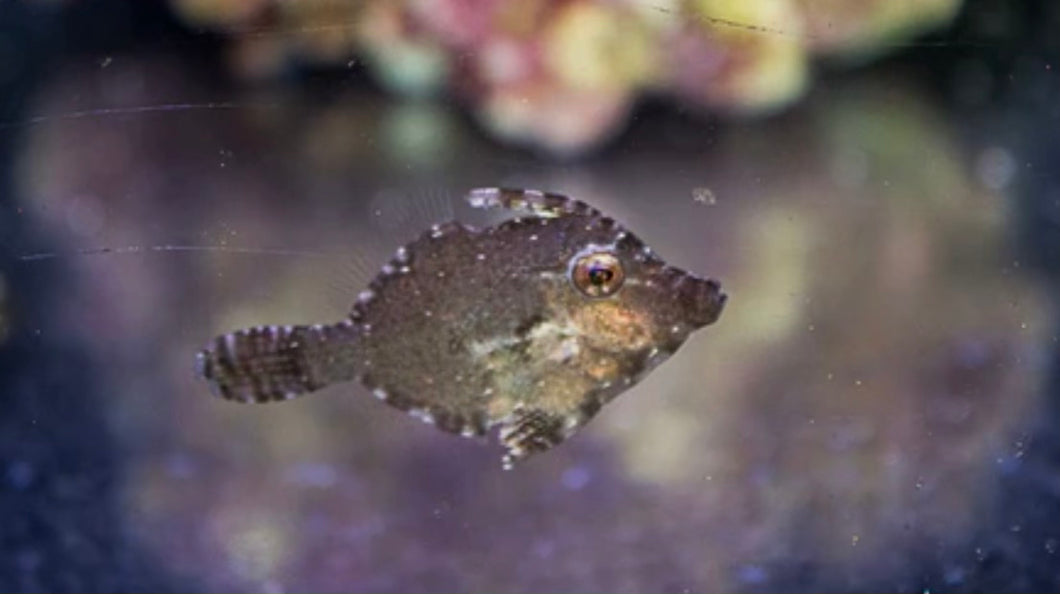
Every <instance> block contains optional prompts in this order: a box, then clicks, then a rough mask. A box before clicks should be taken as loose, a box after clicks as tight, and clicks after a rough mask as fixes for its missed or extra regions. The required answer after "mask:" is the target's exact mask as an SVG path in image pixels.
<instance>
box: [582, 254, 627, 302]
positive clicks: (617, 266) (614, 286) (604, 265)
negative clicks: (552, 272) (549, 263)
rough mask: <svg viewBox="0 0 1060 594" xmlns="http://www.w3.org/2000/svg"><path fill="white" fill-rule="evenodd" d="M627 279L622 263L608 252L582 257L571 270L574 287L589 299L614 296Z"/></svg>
mask: <svg viewBox="0 0 1060 594" xmlns="http://www.w3.org/2000/svg"><path fill="white" fill-rule="evenodd" d="M625 278H626V274H625V271H624V270H622V262H620V261H619V259H618V258H616V257H615V256H614V254H611V253H608V252H594V253H591V254H583V255H580V256H578V259H577V260H576V261H575V262H574V267H573V268H572V269H571V281H572V282H573V283H574V286H575V287H577V289H578V290H579V291H581V292H582V293H584V294H585V295H587V296H589V297H607V296H609V295H614V294H615V292H616V291H618V289H619V288H620V287H622V281H624V280H625Z"/></svg>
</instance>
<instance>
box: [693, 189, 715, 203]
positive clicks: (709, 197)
mask: <svg viewBox="0 0 1060 594" xmlns="http://www.w3.org/2000/svg"><path fill="white" fill-rule="evenodd" d="M692 200H695V201H696V202H699V203H700V204H707V205H710V206H713V205H715V204H717V203H718V199H717V197H716V196H715V195H714V192H712V191H711V190H710V188H707V187H702V186H701V187H698V188H692Z"/></svg>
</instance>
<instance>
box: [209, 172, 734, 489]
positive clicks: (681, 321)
mask: <svg viewBox="0 0 1060 594" xmlns="http://www.w3.org/2000/svg"><path fill="white" fill-rule="evenodd" d="M467 200H468V202H469V203H470V204H471V205H472V206H474V207H477V208H502V209H508V210H509V211H511V212H513V213H514V215H515V218H511V219H508V220H506V221H503V222H501V223H499V224H497V225H495V226H491V227H487V228H483V229H478V228H474V227H470V226H467V225H463V224H461V223H458V222H447V223H442V224H438V225H434V226H433V227H431V229H429V230H428V231H426V232H425V233H423V235H421V236H420V237H419V238H418V239H416V240H415V241H413V242H411V243H409V244H407V245H405V246H403V247H400V248H398V250H397V252H396V253H395V254H394V257H393V258H392V259H391V260H390V262H388V263H387V264H385V265H384V266H383V268H382V270H381V271H380V273H379V274H378V276H376V278H375V279H374V280H373V281H372V282H371V284H370V285H369V286H368V287H367V289H365V290H364V291H362V292H361V293H360V295H358V296H357V299H356V302H355V303H354V305H353V309H352V311H351V312H350V314H349V316H348V317H347V318H346V319H344V320H342V321H340V322H338V323H335V324H327V325H323V324H320V325H313V326H258V327H254V328H249V329H246V330H239V331H236V332H233V333H230V334H224V335H221V336H218V337H217V338H215V339H214V340H213V341H212V342H211V343H210V344H209V346H208V347H207V348H206V349H205V350H203V351H202V352H200V353H199V354H198V368H199V373H200V375H201V376H203V377H204V378H206V379H207V380H208V381H209V382H210V383H211V385H212V387H213V388H214V391H215V393H217V394H218V395H220V396H221V397H223V398H226V399H230V400H235V401H240V402H268V401H274V400H286V399H289V398H293V397H296V396H299V395H302V394H306V393H309V392H312V391H314V390H318V389H320V388H322V387H324V386H327V385H329V384H333V383H336V382H343V381H352V380H359V381H360V382H361V383H363V384H364V385H365V386H367V387H368V388H369V389H370V390H371V391H372V393H373V394H374V395H375V396H376V397H377V398H379V399H381V400H383V401H385V402H387V403H388V404H390V405H392V406H394V407H396V408H399V409H401V410H404V411H407V412H409V413H410V414H412V415H413V416H416V417H418V418H420V419H421V420H423V421H425V422H428V423H431V424H434V425H435V426H437V427H439V428H441V429H444V430H445V431H449V432H452V433H458V434H462V435H465V436H469V437H471V436H481V435H484V434H485V433H486V432H487V431H488V430H489V429H490V428H491V427H493V426H495V425H499V426H500V434H499V435H500V440H501V442H502V443H503V444H504V446H505V447H506V448H507V453H506V454H505V456H504V458H503V464H504V467H505V468H511V466H512V465H513V464H514V463H515V462H516V461H518V460H521V459H523V458H526V457H527V456H529V455H531V454H533V453H535V452H542V451H545V450H547V449H549V448H551V447H553V446H555V445H557V444H559V443H560V442H562V441H563V440H564V439H566V438H568V437H570V436H571V435H572V434H574V433H575V432H576V431H577V430H578V429H579V428H580V427H582V426H583V425H585V423H586V422H588V421H589V419H591V418H592V417H593V416H594V415H595V414H596V412H597V411H598V410H599V409H600V407H601V406H603V405H604V404H606V403H607V402H608V401H610V400H611V399H612V398H614V397H615V396H617V395H618V394H620V393H621V392H623V391H624V390H626V389H627V388H629V387H630V386H631V385H633V384H634V383H636V382H637V381H639V380H640V379H641V378H643V377H644V376H645V374H647V373H648V372H649V371H651V370H652V369H653V368H654V367H655V366H657V365H658V364H659V363H661V362H662V361H664V360H665V359H666V358H667V357H669V356H670V355H671V354H673V353H674V352H675V351H676V350H677V349H678V348H679V347H680V346H681V344H682V343H684V341H685V340H686V339H687V338H688V336H689V334H690V333H691V332H692V331H694V330H696V329H697V328H700V327H702V326H705V325H708V324H711V323H713V322H714V321H715V320H717V319H718V316H719V315H720V314H721V311H722V309H723V307H724V305H725V300H726V296H725V294H724V293H722V291H721V287H720V285H719V283H718V282H717V281H715V280H713V279H705V278H700V277H697V276H695V275H692V274H690V273H688V272H686V271H684V270H680V269H678V268H675V267H673V266H669V265H668V264H666V262H665V261H663V260H662V259H661V258H660V257H659V256H658V255H656V254H655V253H654V252H653V251H652V250H651V248H649V247H648V246H647V245H645V244H644V242H642V241H641V240H640V239H639V238H637V237H636V236H635V235H634V234H633V233H631V232H630V231H628V230H626V229H625V228H624V227H623V226H622V225H620V224H619V223H617V222H615V221H614V220H613V219H612V218H610V217H607V216H605V215H603V214H602V213H601V212H600V211H598V210H596V209H595V208H593V207H591V206H589V205H587V204H586V203H584V202H581V201H578V200H573V199H570V198H567V197H565V196H561V195H558V194H550V193H545V192H539V191H535V190H511V189H497V188H484V189H476V190H472V191H471V192H470V193H469V194H468V196H467Z"/></svg>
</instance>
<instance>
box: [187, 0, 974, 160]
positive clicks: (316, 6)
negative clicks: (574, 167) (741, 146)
mask: <svg viewBox="0 0 1060 594" xmlns="http://www.w3.org/2000/svg"><path fill="white" fill-rule="evenodd" d="M173 4H174V5H175V8H176V11H177V13H178V14H179V15H180V16H181V17H182V18H183V19H184V20H185V21H187V22H188V23H190V24H193V25H195V26H197V27H204V26H205V27H212V28H214V29H217V30H219V31H221V32H224V33H227V34H229V35H230V36H231V38H232V41H233V53H232V55H233V65H234V68H235V70H236V71H237V72H238V73H239V74H241V75H243V76H248V77H254V78H262V77H269V76H272V75H274V74H275V73H276V72H278V71H280V70H281V69H282V68H283V67H284V65H285V64H286V63H287V62H288V61H289V60H291V59H296V60H300V61H310V62H316V63H323V64H353V63H354V61H355V60H354V58H355V56H361V57H363V58H365V60H366V63H367V64H368V65H369V67H370V68H371V70H372V71H373V72H374V74H375V75H376V77H377V78H378V79H379V80H380V82H381V83H382V84H384V85H385V86H386V87H388V88H390V89H392V90H394V91H396V92H398V93H401V94H411V95H418V96H423V95H431V94H437V93H441V92H445V91H452V92H455V93H456V94H457V95H458V96H460V97H462V98H463V99H464V100H465V101H466V102H467V103H468V105H469V106H470V107H471V108H472V109H473V110H474V112H475V113H476V115H477V117H478V119H479V120H480V121H481V122H482V124H483V125H484V126H485V127H486V128H487V129H488V130H489V131H490V132H491V133H493V134H494V135H495V136H497V137H500V138H502V139H505V140H508V141H513V142H517V143H520V144H524V145H529V146H534V147H538V148H542V149H545V150H547V151H550V152H554V153H561V154H567V153H577V152H584V151H586V150H589V149H591V148H592V147H594V146H596V145H598V144H599V143H600V142H601V141H603V140H605V139H606V138H608V137H609V136H610V135H612V134H613V133H614V132H615V131H617V130H618V129H619V128H620V126H621V124H622V123H623V122H624V121H625V119H626V116H627V114H628V112H629V108H630V106H631V105H632V103H633V101H634V100H635V99H636V98H637V97H638V96H639V95H640V94H642V93H644V92H646V91H654V92H659V93H662V94H665V95H673V96H676V97H677V98H679V99H681V100H683V101H686V102H689V103H691V104H693V105H697V106H702V107H704V108H707V109H713V110H721V111H725V112H731V113H742V114H761V113H768V112H771V111H775V110H777V109H780V108H783V107H784V106H786V105H788V104H790V103H791V102H793V101H794V100H796V99H797V98H798V97H799V96H800V95H801V94H802V93H803V92H804V91H805V90H806V88H807V86H808V79H809V63H810V59H811V57H812V56H813V55H815V54H820V55H829V56H839V57H844V56H852V57H856V58H864V57H867V56H871V55H874V54H877V53H881V52H883V51H885V50H886V49H887V47H888V46H890V45H893V44H894V43H895V42H896V41H898V40H900V39H903V38H908V37H909V36H911V35H914V34H916V33H919V32H921V31H923V30H926V29H928V28H930V27H933V26H938V25H939V24H943V23H945V22H947V21H948V20H950V19H951V18H952V17H953V16H954V14H955V13H956V10H957V8H958V7H959V5H960V2H959V0H916V1H914V0H900V1H896V0H858V1H857V2H849V1H840V0H754V1H741V0H573V1H572V0H527V1H523V2H507V1H504V0H404V1H394V0H366V1H363V2H356V1H354V0H303V1H300V2H280V1H279V0H173Z"/></svg>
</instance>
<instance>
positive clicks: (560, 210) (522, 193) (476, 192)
mask: <svg viewBox="0 0 1060 594" xmlns="http://www.w3.org/2000/svg"><path fill="white" fill-rule="evenodd" d="M465 199H466V200H467V203H468V204H470V205H471V207H472V208H483V209H486V208H504V209H507V210H511V211H515V212H517V213H526V214H532V215H536V216H539V217H545V218H556V217H563V216H572V215H573V216H585V217H598V216H600V211H598V210H596V209H595V208H593V207H591V206H589V205H588V204H586V203H584V202H582V201H581V200H575V199H574V198H569V197H567V196H564V195H563V194H553V193H550V192H542V191H540V190H518V189H514V188H475V189H473V190H471V191H470V192H468V193H467V196H466V197H465Z"/></svg>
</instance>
